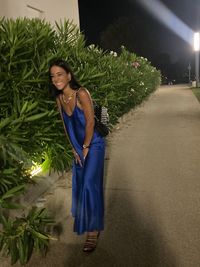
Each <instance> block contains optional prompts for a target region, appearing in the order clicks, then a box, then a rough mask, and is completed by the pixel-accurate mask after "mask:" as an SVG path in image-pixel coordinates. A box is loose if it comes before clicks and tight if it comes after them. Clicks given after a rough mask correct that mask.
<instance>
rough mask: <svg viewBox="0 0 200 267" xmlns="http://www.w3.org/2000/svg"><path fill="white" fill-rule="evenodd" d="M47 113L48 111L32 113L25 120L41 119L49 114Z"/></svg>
mask: <svg viewBox="0 0 200 267" xmlns="http://www.w3.org/2000/svg"><path fill="white" fill-rule="evenodd" d="M47 114H48V111H46V112H43V113H40V114H36V115H32V116H30V117H28V118H25V119H24V122H30V121H35V120H39V119H41V118H43V117H45V116H47Z"/></svg>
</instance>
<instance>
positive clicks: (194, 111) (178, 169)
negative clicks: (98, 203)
mask: <svg viewBox="0 0 200 267" xmlns="http://www.w3.org/2000/svg"><path fill="white" fill-rule="evenodd" d="M106 153H107V154H106V158H107V160H106V161H105V163H106V168H105V183H104V184H105V211H106V214H105V215H106V216H105V231H104V232H102V234H101V236H100V240H99V244H98V248H97V250H96V251H95V252H94V253H93V254H91V255H85V254H84V253H83V252H82V245H83V242H84V236H81V237H78V236H76V235H74V234H73V232H72V229H73V220H72V218H71V216H70V207H71V174H70V173H68V174H66V176H64V177H60V178H59V179H58V180H57V179H55V181H56V180H57V181H56V182H55V183H54V184H53V185H52V186H51V188H49V190H48V191H47V192H46V193H44V194H43V195H42V198H43V200H44V205H45V206H47V207H48V209H49V210H50V212H52V213H53V214H54V216H55V219H56V221H57V225H56V227H55V228H54V236H57V238H58V241H54V242H52V243H51V247H50V251H49V252H48V254H47V257H46V258H42V257H40V256H38V255H36V254H34V255H33V257H32V259H31V261H30V262H29V263H28V264H27V266H28V267H36V266H37V267H47V266H48V267H79V266H80V267H93V266H94V267H96V266H97V267H100V266H101V267H102V266H103V267H129V266H130V267H200V253H199V251H200V239H199V232H200V223H199V222H200V212H199V204H200V179H199V173H200V104H199V102H198V101H197V99H196V98H195V96H194V95H193V93H192V91H191V90H190V89H189V88H188V87H186V86H181V87H180V86H163V87H160V88H159V89H158V90H157V91H156V92H155V93H154V94H153V95H152V96H151V97H150V98H149V100H148V101H146V102H145V103H144V104H142V105H141V106H140V107H139V108H137V109H136V110H134V111H131V112H129V114H126V115H125V116H124V117H123V118H121V122H120V123H119V124H118V126H117V127H116V130H115V131H114V132H113V133H112V134H111V135H110V136H109V137H108V140H107V152H106ZM38 205H39V202H38ZM40 205H42V202H40ZM0 266H1V267H8V266H10V265H9V264H8V263H7V261H6V260H2V261H1V264H0ZM14 266H17V267H18V266H20V265H19V264H16V265H14Z"/></svg>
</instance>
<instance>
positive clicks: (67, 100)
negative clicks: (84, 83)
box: [62, 91, 76, 104]
mask: <svg viewBox="0 0 200 267" xmlns="http://www.w3.org/2000/svg"><path fill="white" fill-rule="evenodd" d="M75 93H76V91H74V92H73V93H72V94H71V95H70V96H69V97H68V98H67V99H65V97H64V94H63V95H62V99H63V102H65V104H69V102H70V101H71V100H72V97H73V95H74V94H75Z"/></svg>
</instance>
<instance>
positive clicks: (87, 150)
mask: <svg viewBox="0 0 200 267" xmlns="http://www.w3.org/2000/svg"><path fill="white" fill-rule="evenodd" d="M88 152H89V148H84V149H83V159H84V160H85V159H86V157H87V154H88Z"/></svg>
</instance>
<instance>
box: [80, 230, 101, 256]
mask: <svg viewBox="0 0 200 267" xmlns="http://www.w3.org/2000/svg"><path fill="white" fill-rule="evenodd" d="M99 235H100V232H97V234H88V235H87V239H86V241H85V244H84V247H83V251H84V252H92V251H94V250H95V248H96V246H97V242H98V238H99Z"/></svg>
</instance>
